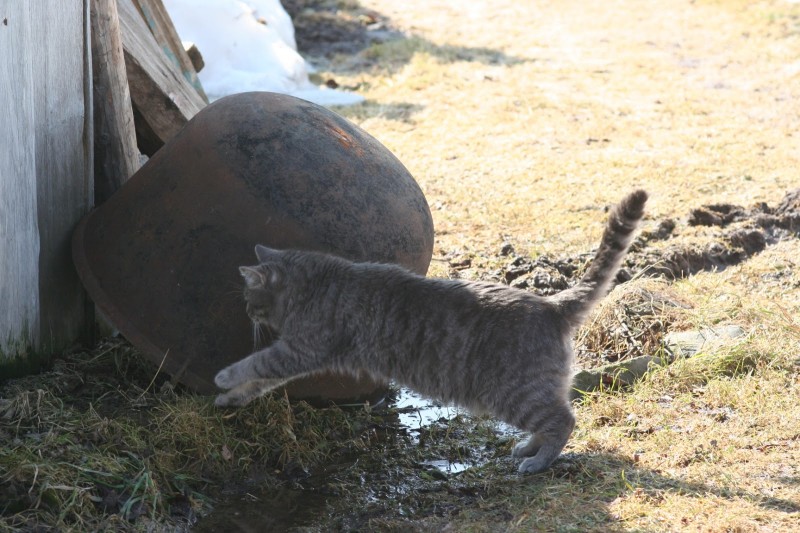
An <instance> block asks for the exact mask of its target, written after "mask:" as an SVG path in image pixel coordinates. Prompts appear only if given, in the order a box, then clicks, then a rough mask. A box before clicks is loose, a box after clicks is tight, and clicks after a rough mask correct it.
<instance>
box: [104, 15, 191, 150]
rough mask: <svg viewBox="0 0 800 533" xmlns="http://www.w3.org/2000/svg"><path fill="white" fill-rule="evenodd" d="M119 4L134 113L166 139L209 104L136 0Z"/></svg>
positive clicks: (161, 138) (154, 131)
mask: <svg viewBox="0 0 800 533" xmlns="http://www.w3.org/2000/svg"><path fill="white" fill-rule="evenodd" d="M117 7H118V10H119V18H120V29H121V30H122V46H123V49H124V52H125V67H126V70H127V73H128V83H129V85H130V91H131V99H132V100H133V105H134V112H135V113H138V114H139V115H140V116H141V117H142V118H143V119H144V120H145V121H146V123H147V127H148V128H149V129H150V130H152V132H153V133H154V134H155V135H156V136H157V137H158V139H159V140H160V141H161V142H162V143H163V142H166V141H167V140H169V139H170V138H172V136H174V135H175V134H176V133H177V132H178V131H179V130H180V129H181V128H182V127H183V125H184V124H186V122H187V121H188V120H189V119H190V118H192V117H193V116H194V115H195V114H197V112H198V111H200V109H202V108H203V107H204V106H205V105H206V103H205V102H204V101H203V99H202V98H201V97H200V95H199V94H198V93H197V91H196V90H195V89H194V87H192V86H191V85H190V84H189V82H187V81H186V79H185V78H184V77H183V76H182V75H181V73H180V72H179V70H178V69H177V68H176V67H175V66H174V65H173V64H172V63H171V62H170V61H169V59H168V58H167V57H166V56H165V55H164V53H163V52H162V51H161V48H160V47H159V46H158V43H156V40H155V38H154V37H153V35H152V34H151V33H150V30H149V29H148V28H147V25H146V24H145V22H144V20H143V19H142V17H141V16H140V15H139V12H138V11H137V9H136V7H135V6H134V4H133V0H119V3H118V4H117ZM137 129H138V126H137Z"/></svg>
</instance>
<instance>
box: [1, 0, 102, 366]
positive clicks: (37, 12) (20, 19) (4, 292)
mask: <svg viewBox="0 0 800 533" xmlns="http://www.w3.org/2000/svg"><path fill="white" fill-rule="evenodd" d="M88 13H89V10H88V0H66V1H65V0H36V1H35V2H32V1H24V2H21V1H19V0H0V51H2V53H0V117H2V122H0V378H2V377H10V376H11V375H12V374H17V373H22V372H23V371H29V370H35V368H36V366H38V364H39V363H40V361H39V359H38V357H37V355H36V354H47V353H51V352H52V351H55V350H58V349H60V348H63V347H64V346H66V345H68V344H70V343H72V342H74V341H75V339H77V338H79V337H80V336H81V334H82V333H83V332H84V331H85V330H86V325H87V323H88V322H87V321H88V320H89V318H90V316H87V311H86V310H87V309H88V306H87V302H86V300H85V296H84V292H83V290H82V288H81V285H80V282H79V281H78V278H77V275H76V274H75V271H74V267H73V265H72V261H71V259H70V258H71V255H70V236H71V233H72V229H73V228H74V227H75V224H76V223H77V221H78V220H79V219H80V218H81V216H83V215H84V214H85V213H86V212H87V211H88V210H89V208H90V206H91V205H92V203H93V188H94V184H93V179H92V164H91V161H92V143H91V140H92V121H91V118H92V113H91V107H92V106H91V82H90V80H91V70H90V61H89V57H88V55H87V54H88V49H89V42H88V23H89V21H88V18H89V15H88Z"/></svg>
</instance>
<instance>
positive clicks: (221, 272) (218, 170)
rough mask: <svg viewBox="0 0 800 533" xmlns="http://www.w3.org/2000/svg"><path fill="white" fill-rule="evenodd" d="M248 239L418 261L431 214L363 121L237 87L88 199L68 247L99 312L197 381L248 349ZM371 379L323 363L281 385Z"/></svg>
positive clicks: (413, 266)
mask: <svg viewBox="0 0 800 533" xmlns="http://www.w3.org/2000/svg"><path fill="white" fill-rule="evenodd" d="M256 244H264V245H267V246H271V247H275V248H297V249H305V250H317V251H323V252H329V253H333V254H337V255H340V256H343V257H346V258H349V259H352V260H355V261H374V262H393V263H398V264H400V265H403V266H405V267H407V268H409V269H410V270H413V271H415V272H417V273H420V274H424V273H425V272H426V271H427V269H428V265H429V263H430V260H431V254H432V250H433V222H432V220H431V215H430V211H429V209H428V205H427V202H426V201H425V197H424V196H423V194H422V191H421V190H420V188H419V186H418V185H417V183H416V182H415V181H414V179H413V178H412V177H411V175H410V174H409V172H408V171H407V170H406V168H405V167H404V166H403V165H402V163H400V161H399V160H398V159H397V158H395V157H394V156H393V155H392V154H391V153H390V152H389V151H388V150H387V149H386V148H385V147H384V146H383V145H381V144H380V143H379V142H378V141H377V140H375V139H374V138H373V137H371V136H370V135H368V134H367V133H365V132H364V131H363V130H361V129H360V128H358V127H357V126H355V125H353V124H351V123H350V122H348V121H347V120H345V119H343V118H342V117H340V116H338V115H336V114H335V113H333V112H331V111H328V110H326V109H324V108H322V107H320V106H317V105H314V104H312V103H309V102H306V101H303V100H299V99H297V98H293V97H290V96H285V95H278V94H272V93H264V92H257V93H243V94H237V95H233V96H229V97H226V98H223V99H221V100H218V101H217V102H215V103H213V104H211V105H209V106H208V107H206V108H205V109H203V110H202V111H201V112H200V113H198V114H197V115H196V116H195V117H194V118H193V119H192V120H191V121H190V122H189V123H188V124H187V125H186V127H184V128H183V129H182V130H181V131H180V132H179V133H178V134H177V135H176V136H175V137H174V138H173V139H172V140H170V141H169V142H168V143H167V144H166V145H165V146H164V147H163V148H161V149H160V150H159V151H158V152H157V153H156V154H155V155H154V156H153V157H152V158H151V159H150V160H149V161H148V162H147V163H146V164H145V165H144V166H143V167H142V168H141V169H140V170H139V171H138V172H137V173H136V174H135V175H134V176H133V177H132V178H131V179H130V180H129V181H128V182H127V183H126V184H125V185H124V186H123V187H122V188H121V189H120V190H119V191H117V192H116V193H114V194H113V195H112V196H111V198H109V199H108V201H106V202H105V203H103V204H102V205H101V206H99V208H97V209H95V210H94V211H92V212H91V213H89V214H88V215H87V216H86V217H85V218H84V219H83V220H82V221H81V222H80V224H79V225H78V227H77V229H76V230H75V234H74V237H73V258H74V261H75V264H76V266H77V269H78V272H79V274H80V277H81V279H82V280H83V283H84V285H85V286H86V289H87V290H88V292H89V295H90V296H91V297H92V299H93V300H94V301H95V303H96V304H97V306H98V307H99V308H100V310H101V311H103V313H104V314H105V315H106V316H107V317H108V319H109V320H110V321H111V322H112V324H113V325H114V326H115V327H117V328H118V329H119V330H120V332H122V334H123V335H125V336H126V337H127V338H128V339H129V340H130V341H131V342H132V343H133V344H134V345H135V346H136V347H137V348H138V349H139V350H140V351H141V353H143V354H144V355H145V356H146V357H147V358H149V359H151V360H152V361H153V362H154V363H155V364H157V365H158V364H162V363H163V365H162V368H163V369H164V370H165V371H166V372H168V373H170V374H171V375H172V376H173V380H176V381H179V382H182V383H184V384H186V385H188V386H189V387H191V388H192V389H194V390H196V391H198V392H200V393H204V394H207V393H214V392H216V391H217V389H216V387H215V386H214V384H213V378H214V375H215V374H216V373H217V371H219V370H220V369H221V368H223V367H225V366H227V365H229V364H231V363H233V362H235V361H237V360H239V359H241V358H242V357H244V356H246V355H248V354H249V353H251V352H252V350H253V332H252V325H251V322H250V320H249V318H248V317H247V314H246V313H245V305H244V301H243V298H242V286H243V282H242V281H241V279H240V274H239V270H238V267H239V266H240V265H252V264H255V263H256V262H257V261H256V258H255V255H254V251H253V250H254V247H255V245H256ZM383 387H384V385H383V384H380V383H375V382H373V381H371V380H369V379H366V378H363V379H355V378H352V377H348V376H338V375H332V374H325V375H317V376H312V377H309V378H304V379H299V380H295V381H294V382H292V383H290V384H289V385H288V386H287V389H288V393H289V395H290V396H291V397H294V398H304V399H310V400H323V401H329V400H333V401H345V400H347V401H349V400H355V399H365V398H370V397H375V396H376V394H380V391H383V390H384V389H383Z"/></svg>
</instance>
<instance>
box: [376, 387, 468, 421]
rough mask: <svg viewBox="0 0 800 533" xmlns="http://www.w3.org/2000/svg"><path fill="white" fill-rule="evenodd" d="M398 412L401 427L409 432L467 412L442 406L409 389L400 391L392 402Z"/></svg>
mask: <svg viewBox="0 0 800 533" xmlns="http://www.w3.org/2000/svg"><path fill="white" fill-rule="evenodd" d="M391 403H392V405H391V407H393V408H394V410H395V411H397V415H398V418H399V420H400V426H402V427H404V428H406V429H409V430H412V431H414V430H420V429H422V428H424V427H427V426H430V425H431V424H433V423H434V422H438V421H440V420H442V419H444V420H450V419H452V418H455V417H456V416H457V415H458V414H460V413H464V412H465V411H463V410H461V409H459V408H458V407H453V406H446V405H442V404H440V403H438V402H436V401H434V400H430V399H428V398H425V397H423V396H420V395H419V394H417V393H416V392H414V391H411V390H409V389H400V390H399V391H398V393H397V399H396V400H395V401H394V402H391Z"/></svg>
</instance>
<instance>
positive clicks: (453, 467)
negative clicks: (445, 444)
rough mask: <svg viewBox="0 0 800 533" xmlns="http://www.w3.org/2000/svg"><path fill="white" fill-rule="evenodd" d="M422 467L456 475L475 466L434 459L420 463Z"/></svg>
mask: <svg viewBox="0 0 800 533" xmlns="http://www.w3.org/2000/svg"><path fill="white" fill-rule="evenodd" d="M420 464H422V465H424V466H430V467H433V468H435V469H437V470H439V471H440V472H444V473H445V474H458V473H459V472H463V471H464V470H466V469H467V468H469V467H471V466H475V465H470V464H467V463H459V462H456V461H448V460H447V459H434V460H431V461H422V463H420Z"/></svg>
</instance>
